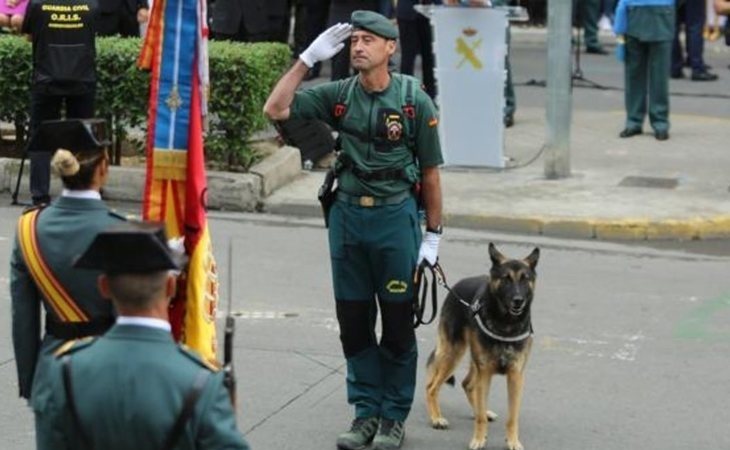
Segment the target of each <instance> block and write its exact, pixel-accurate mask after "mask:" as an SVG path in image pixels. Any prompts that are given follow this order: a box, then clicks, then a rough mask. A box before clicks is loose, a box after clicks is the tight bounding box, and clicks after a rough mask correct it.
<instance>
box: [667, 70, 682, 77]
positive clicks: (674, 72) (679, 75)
mask: <svg viewBox="0 0 730 450" xmlns="http://www.w3.org/2000/svg"><path fill="white" fill-rule="evenodd" d="M669 76H670V77H671V78H674V79H675V80H681V79H682V78H684V72H682V69H680V70H676V71H675V70H673V71H672V73H670V74H669Z"/></svg>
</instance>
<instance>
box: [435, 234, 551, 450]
mask: <svg viewBox="0 0 730 450" xmlns="http://www.w3.org/2000/svg"><path fill="white" fill-rule="evenodd" d="M489 257H490V259H491V260H492V268H491V270H490V272H489V275H482V276H476V277H471V278H465V279H463V280H461V281H459V282H458V283H457V284H456V285H455V286H454V288H453V289H452V290H451V292H450V293H449V295H448V296H447V297H446V300H445V301H444V305H443V309H442V310H441V316H440V319H439V325H438V337H437V341H436V349H435V350H434V351H433V352H432V353H431V356H429V359H428V370H427V379H426V405H427V407H428V414H429V416H430V419H431V426H432V427H434V428H436V429H446V428H448V426H449V423H448V421H447V420H446V419H445V418H444V416H443V415H442V414H441V408H440V406H439V402H438V395H439V390H440V389H441V386H442V385H443V383H444V382H445V381H446V382H449V383H450V384H453V383H454V377H453V376H452V374H453V373H454V369H455V368H456V366H457V365H458V363H459V361H460V360H461V358H462V356H464V353H465V351H466V349H467V347H469V349H470V351H471V362H470V365H469V372H468V374H467V375H466V377H465V378H464V380H463V381H462V383H461V385H462V386H463V388H464V391H465V392H466V398H467V400H469V404H470V405H471V407H472V409H473V410H474V434H473V435H472V438H471V442H470V443H469V448H470V449H472V450H477V449H483V448H485V447H486V445H487V428H488V424H487V421H488V420H494V419H495V418H496V417H497V416H496V414H494V413H493V412H491V411H489V410H487V406H486V400H487V398H488V397H489V386H490V383H491V380H492V376H493V375H494V374H500V375H506V376H507V392H508V397H509V414H508V418H507V448H508V449H509V450H522V449H523V447H522V444H521V443H520V440H519V424H518V422H519V416H520V401H521V400H522V387H523V383H524V371H525V365H526V364H527V358H528V356H529V355H530V348H531V347H532V326H531V322H530V307H531V305H532V297H533V293H534V290H535V277H536V272H535V267H536V266H537V260H538V258H539V257H540V250H539V249H538V248H535V249H534V250H533V251H532V253H530V255H529V256H527V257H526V258H525V259H522V260H516V259H507V258H506V257H505V256H504V255H502V253H500V252H499V251H498V250H497V248H496V247H495V246H494V244H493V243H490V244H489ZM476 302H478V303H476ZM467 304H471V308H470V307H469V306H467ZM474 311H476V312H474Z"/></svg>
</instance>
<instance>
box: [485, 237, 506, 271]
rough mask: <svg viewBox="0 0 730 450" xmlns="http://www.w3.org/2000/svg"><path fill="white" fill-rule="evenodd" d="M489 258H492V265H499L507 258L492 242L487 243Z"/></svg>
mask: <svg viewBox="0 0 730 450" xmlns="http://www.w3.org/2000/svg"><path fill="white" fill-rule="evenodd" d="M489 258H490V259H491V260H492V265H493V266H499V265H500V264H502V263H503V262H505V261H506V260H507V258H505V256H504V255H503V254H501V253H500V252H499V250H497V247H495V246H494V242H490V243H489Z"/></svg>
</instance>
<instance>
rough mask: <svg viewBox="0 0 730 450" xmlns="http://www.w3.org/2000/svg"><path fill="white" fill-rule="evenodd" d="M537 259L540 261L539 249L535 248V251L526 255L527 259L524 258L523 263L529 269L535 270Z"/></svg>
mask: <svg viewBox="0 0 730 450" xmlns="http://www.w3.org/2000/svg"><path fill="white" fill-rule="evenodd" d="M538 259H540V249H539V248H537V247H535V250H533V251H532V253H530V254H529V255H527V258H525V259H524V261H525V263H527V265H528V266H530V269H532V270H535V267H537V260H538Z"/></svg>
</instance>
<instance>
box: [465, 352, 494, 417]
mask: <svg viewBox="0 0 730 450" xmlns="http://www.w3.org/2000/svg"><path fill="white" fill-rule="evenodd" d="M475 374H476V367H475V366H474V363H473V362H472V363H471V364H470V365H469V373H467V374H466V377H464V379H463V380H462V382H461V387H462V388H463V389H464V393H465V394H466V399H467V400H468V401H469V405H471V409H472V410H476V406H475V402H474V384H473V381H472V380H474V379H475V378H474V377H476V375H475ZM497 417H499V416H498V415H497V413H495V412H494V411H492V410H491V409H488V410H487V420H489V421H490V422H494V421H495V420H497Z"/></svg>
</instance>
